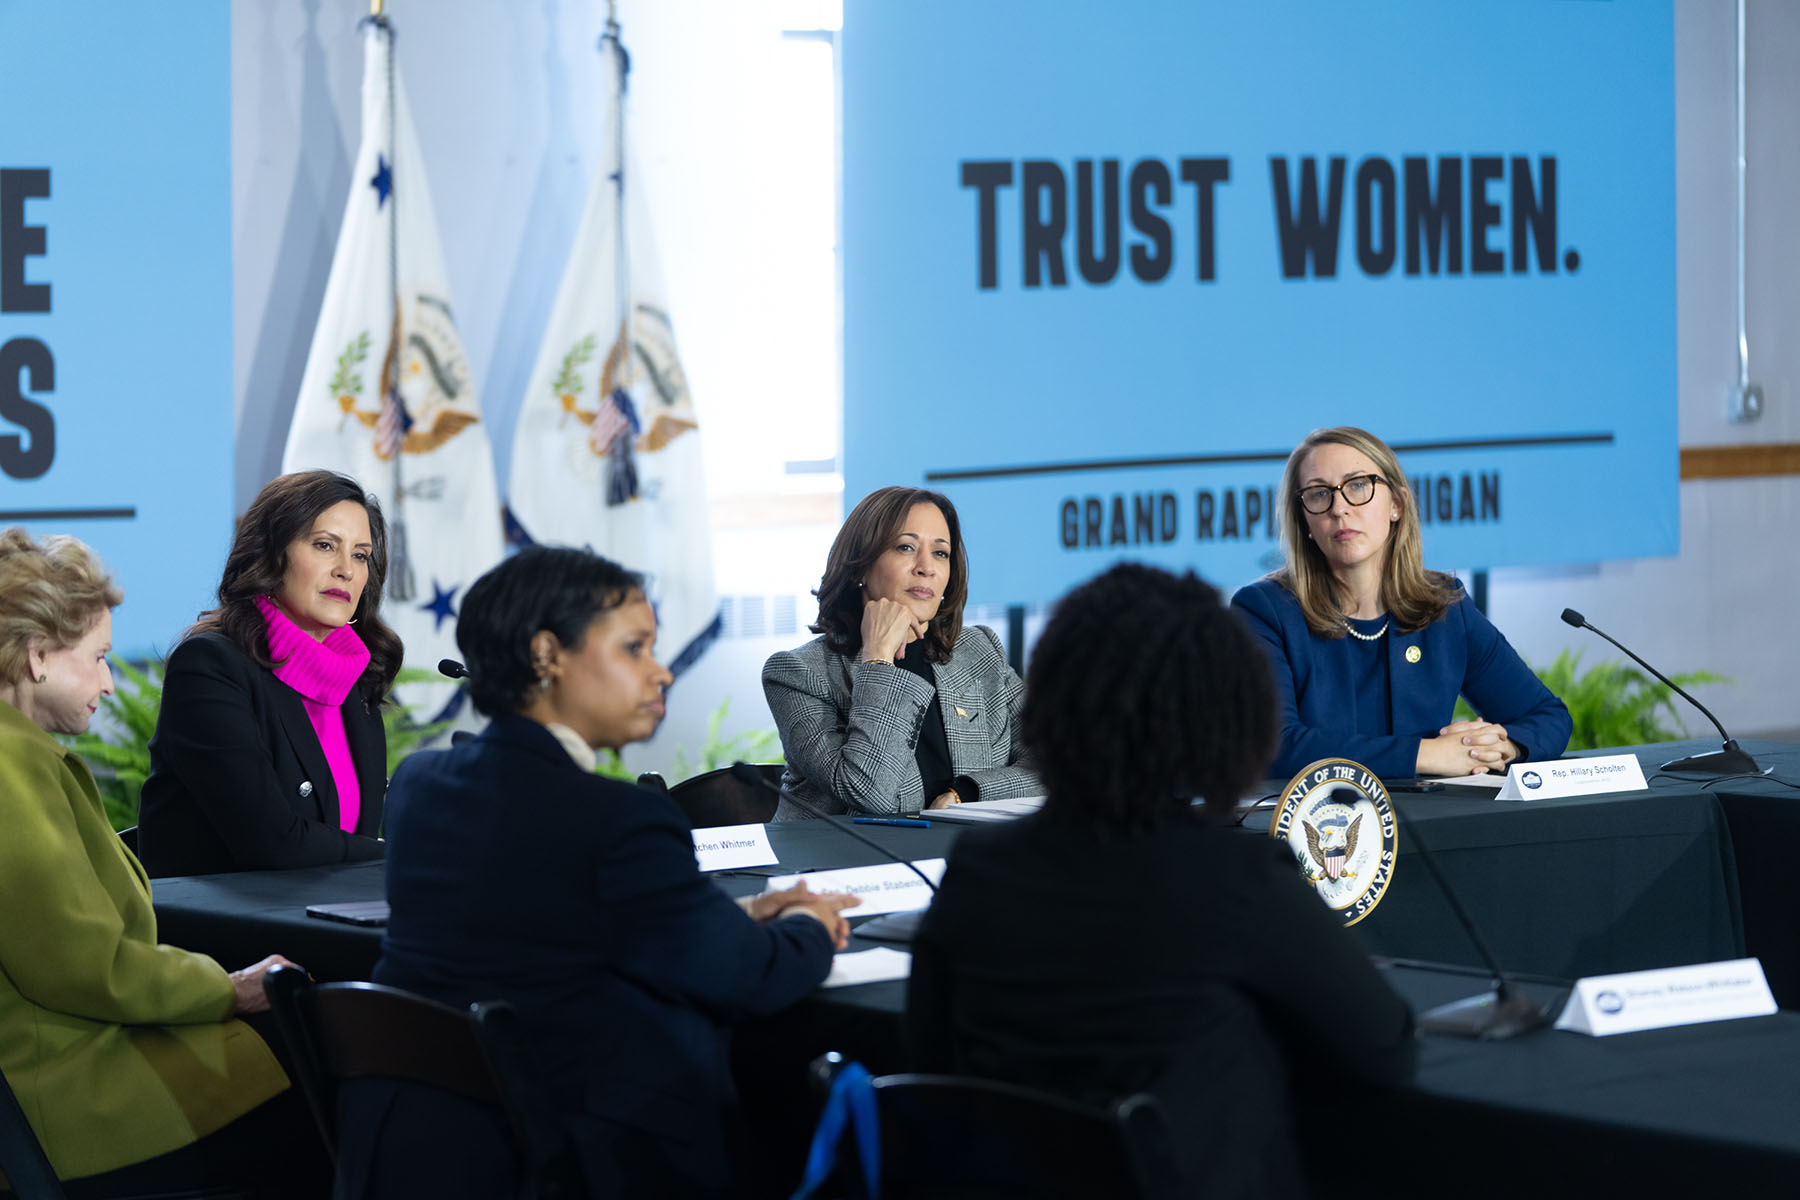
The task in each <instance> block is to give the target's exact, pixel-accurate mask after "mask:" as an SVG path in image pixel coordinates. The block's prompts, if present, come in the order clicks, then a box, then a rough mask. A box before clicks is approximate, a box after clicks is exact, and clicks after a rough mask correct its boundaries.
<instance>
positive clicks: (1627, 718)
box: [1456, 650, 1731, 750]
mask: <svg viewBox="0 0 1800 1200" xmlns="http://www.w3.org/2000/svg"><path fill="white" fill-rule="evenodd" d="M1535 673H1536V675H1537V677H1538V678H1539V679H1540V680H1542V681H1543V683H1544V686H1545V687H1547V688H1549V689H1550V690H1551V692H1553V693H1555V694H1556V695H1557V696H1558V697H1560V698H1561V699H1562V702H1563V704H1565V705H1566V706H1567V707H1568V709H1569V717H1570V718H1571V719H1572V720H1573V721H1574V723H1575V731H1574V733H1572V734H1571V735H1570V737H1569V749H1570V750H1595V749H1598V748H1600V747H1602V746H1642V745H1646V744H1648V743H1651V742H1669V741H1674V740H1675V739H1676V738H1681V737H1686V736H1687V726H1686V725H1684V724H1683V723H1682V720H1681V713H1680V710H1679V709H1678V708H1677V707H1676V705H1675V702H1674V699H1673V697H1674V695H1675V693H1674V691H1673V689H1671V688H1670V687H1669V686H1668V685H1667V684H1665V683H1661V682H1659V681H1657V680H1656V679H1653V678H1651V677H1650V676H1648V675H1646V674H1644V673H1643V672H1642V671H1640V670H1638V669H1637V668H1636V667H1634V666H1629V665H1627V664H1626V663H1625V662H1624V661H1623V660H1621V659H1616V658H1609V659H1606V660H1604V661H1602V662H1597V663H1595V664H1594V665H1593V666H1591V667H1589V668H1588V669H1587V670H1586V671H1583V670H1581V655H1580V654H1579V653H1573V654H1572V653H1570V652H1569V651H1567V650H1564V651H1562V652H1561V653H1559V654H1558V655H1557V656H1556V660H1555V661H1554V662H1552V663H1551V664H1550V665H1549V666H1548V667H1542V668H1538V669H1537V670H1536V672H1535ZM1670 678H1671V679H1673V680H1674V681H1675V683H1676V684H1677V685H1678V686H1680V687H1691V686H1693V685H1694V684H1699V683H1730V682H1731V681H1730V680H1729V679H1727V678H1726V677H1725V676H1723V675H1716V674H1714V673H1713V672H1711V671H1689V672H1688V673H1687V674H1685V675H1672V676H1670ZM1474 718H1475V710H1474V709H1472V708H1470V707H1469V704H1468V701H1466V700H1464V699H1462V698H1461V697H1460V696H1459V697H1458V698H1457V701H1456V720H1459V721H1468V720H1473V719H1474ZM1667 721H1673V722H1674V726H1673V727H1672V728H1671V726H1670V725H1669V724H1667V723H1666V722H1667Z"/></svg>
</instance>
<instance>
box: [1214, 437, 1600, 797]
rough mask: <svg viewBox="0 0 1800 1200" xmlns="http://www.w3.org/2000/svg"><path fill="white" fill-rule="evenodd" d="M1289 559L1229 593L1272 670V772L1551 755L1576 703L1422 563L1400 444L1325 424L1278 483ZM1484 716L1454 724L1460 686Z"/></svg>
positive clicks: (1450, 765) (1479, 766) (1436, 770)
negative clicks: (1342, 763)
mask: <svg viewBox="0 0 1800 1200" xmlns="http://www.w3.org/2000/svg"><path fill="white" fill-rule="evenodd" d="M1281 506H1282V521H1281V536H1282V543H1283V546H1284V548H1285V549H1286V551H1287V565H1286V566H1285V567H1283V568H1282V569H1281V570H1280V571H1277V572H1276V573H1275V574H1273V575H1271V576H1269V577H1268V578H1266V579H1261V580H1258V581H1257V582H1255V583H1253V584H1251V585H1250V586H1248V587H1246V588H1244V589H1242V590H1241V591H1239V592H1238V594H1237V595H1236V596H1234V597H1233V598H1232V601H1231V603H1232V607H1234V608H1235V609H1237V611H1238V613H1239V615H1240V616H1242V617H1243V618H1244V620H1245V622H1246V623H1247V624H1248V626H1249V628H1250V631H1251V632H1252V633H1253V634H1255V635H1256V637H1257V639H1258V640H1259V641H1260V642H1261V643H1262V645H1263V649H1264V650H1265V651H1266V652H1267V654H1268V656H1269V662H1270V665H1271V666H1272V667H1273V668H1274V671H1275V692H1276V696H1277V697H1278V699H1279V702H1280V705H1281V746H1280V749H1279V750H1278V751H1277V752H1276V755H1275V764H1274V770H1275V773H1276V774H1277V775H1282V776H1286V775H1292V774H1294V773H1295V772H1297V771H1299V770H1300V769H1301V768H1302V767H1304V766H1305V765H1306V764H1307V763H1310V762H1314V761H1316V760H1318V759H1321V758H1335V757H1339V756H1342V757H1345V758H1350V759H1354V760H1355V761H1357V762H1359V763H1361V764H1362V765H1364V766H1365V767H1368V768H1369V769H1370V770H1371V771H1374V772H1375V773H1376V774H1377V775H1380V776H1383V777H1384V778H1388V779H1394V778H1402V777H1409V776H1413V775H1480V774H1482V773H1484V772H1487V771H1505V770H1506V768H1507V766H1508V765H1509V764H1511V763H1512V762H1514V761H1516V760H1518V759H1520V758H1532V759H1546V758H1555V757H1557V756H1558V755H1560V754H1561V753H1562V752H1563V749H1564V747H1566V746H1567V745H1568V744H1569V732H1570V730H1571V729H1572V728H1573V725H1572V723H1571V721H1570V720H1569V710H1568V709H1567V708H1565V707H1564V706H1563V702H1562V701H1561V700H1559V699H1557V698H1556V697H1555V696H1554V695H1553V694H1551V692H1550V690H1549V689H1548V688H1546V687H1545V686H1544V685H1543V684H1542V683H1541V682H1539V680H1538V677H1537V676H1536V675H1534V674H1532V672H1531V668H1530V667H1527V666H1526V665H1525V663H1524V660H1522V659H1521V658H1520V657H1519V656H1518V654H1517V652H1515V651H1514V650H1513V648H1512V647H1511V646H1510V645H1508V644H1507V641H1506V639H1505V638H1504V637H1502V636H1501V634H1500V631H1499V630H1498V629H1495V628H1494V626H1493V624H1492V623H1491V622H1489V621H1488V619H1487V617H1486V616H1484V615H1483V614H1482V612H1481V610H1480V609H1478V608H1476V607H1475V604H1474V601H1472V600H1470V599H1469V597H1468V596H1467V595H1466V594H1465V593H1464V592H1463V590H1462V584H1461V583H1459V582H1458V581H1457V580H1456V579H1455V577H1454V576H1450V575H1443V574H1439V573H1438V572H1436V571H1427V570H1426V569H1425V563H1424V559H1423V556H1422V554H1421V551H1420V541H1421V539H1420V535H1419V514H1418V506H1417V505H1416V504H1415V503H1414V500H1413V495H1412V491H1411V489H1410V488H1408V487H1407V485H1406V476H1405V475H1404V474H1403V473H1402V472H1401V470H1400V464H1399V462H1398V461H1397V460H1396V459H1395V458H1394V452H1393V451H1392V450H1390V449H1389V448H1388V446H1387V444H1386V443H1385V442H1383V441H1382V440H1381V439H1380V438H1378V437H1376V436H1375V435H1374V434H1372V433H1369V432H1367V431H1365V430H1362V429H1356V428H1353V427H1351V426H1341V427H1339V428H1336V429H1317V430H1314V431H1313V432H1312V433H1310V434H1308V435H1307V437H1306V440H1305V441H1303V442H1301V443H1300V445H1299V446H1298V447H1296V448H1295V450H1294V452H1293V454H1291V455H1289V456H1288V461H1287V468H1286V470H1285V471H1284V472H1283V473H1282V477H1281ZM1459 693H1460V694H1462V695H1463V696H1466V697H1467V698H1468V700H1469V703H1470V704H1471V705H1473V706H1474V708H1475V711H1476V712H1477V713H1479V714H1480V718H1479V719H1477V720H1474V721H1452V720H1451V716H1452V715H1453V712H1454V709H1455V707H1456V697H1457V695H1458V694H1459Z"/></svg>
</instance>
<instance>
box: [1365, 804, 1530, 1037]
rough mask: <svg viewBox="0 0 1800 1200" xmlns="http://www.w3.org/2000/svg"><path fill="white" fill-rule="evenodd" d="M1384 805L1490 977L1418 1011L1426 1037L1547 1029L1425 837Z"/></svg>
mask: <svg viewBox="0 0 1800 1200" xmlns="http://www.w3.org/2000/svg"><path fill="white" fill-rule="evenodd" d="M1333 790H1334V791H1344V792H1348V793H1349V794H1350V802H1351V803H1354V801H1355V798H1356V797H1357V796H1358V795H1359V794H1360V793H1358V792H1357V791H1356V789H1354V788H1346V787H1339V788H1335V789H1333ZM1388 807H1389V808H1390V809H1392V810H1393V813H1394V823H1395V824H1396V825H1398V826H1399V827H1401V828H1403V829H1405V830H1406V835H1407V836H1408V837H1409V838H1411V839H1412V844H1413V845H1414V846H1415V847H1416V848H1417V849H1418V851H1419V861H1420V862H1422V863H1424V864H1425V870H1426V872H1427V873H1428V874H1429V875H1430V876H1431V877H1432V878H1433V879H1434V880H1436V881H1437V885H1438V888H1439V890H1440V891H1442V892H1443V893H1444V899H1445V900H1448V901H1449V902H1450V912H1451V913H1452V914H1453V915H1454V916H1455V917H1456V923H1457V924H1458V925H1461V926H1462V930H1463V932H1464V933H1466V934H1468V935H1469V941H1471V942H1473V943H1474V944H1475V952H1476V953H1477V954H1479V955H1480V956H1481V961H1482V963H1483V964H1484V965H1486V967H1487V969H1488V971H1489V972H1490V973H1491V974H1492V975H1493V977H1494V986H1493V989H1492V990H1491V991H1486V992H1482V993H1481V994H1480V995H1477V996H1469V997H1466V998H1464V999H1462V1000H1452V1001H1451V1002H1450V1003H1449V1004H1440V1005H1439V1006H1438V1007H1436V1008H1433V1009H1428V1010H1426V1011H1425V1012H1422V1013H1420V1014H1419V1020H1418V1025H1419V1028H1420V1029H1422V1030H1424V1031H1425V1032H1426V1033H1444V1034H1450V1035H1451V1036H1453V1037H1471V1038H1480V1039H1481V1040H1483V1041H1487V1042H1497V1041H1502V1040H1504V1039H1506V1038H1511V1037H1517V1036H1519V1035H1520V1034H1521V1033H1530V1032H1531V1031H1532V1030H1534V1029H1541V1028H1543V1027H1544V1026H1545V1025H1548V1024H1549V1023H1550V1018H1549V1016H1548V1015H1546V1014H1545V1012H1544V1010H1543V1009H1541V1008H1539V1007H1538V1006H1537V1004H1536V1003H1535V1002H1534V1001H1533V1000H1532V999H1531V998H1530V997H1529V996H1527V995H1526V994H1525V993H1524V992H1522V991H1520V990H1519V987H1518V985H1517V984H1515V983H1514V982H1513V981H1512V978H1511V977H1510V976H1508V975H1507V973H1506V971H1505V969H1504V968H1502V967H1501V966H1500V960H1499V959H1497V958H1495V957H1494V951H1493V950H1492V948H1490V947H1489V946H1488V944H1487V939H1486V938H1484V937H1482V936H1481V931H1480V930H1479V929H1477V928H1476V927H1475V919H1474V918H1473V917H1471V916H1470V915H1469V910H1468V909H1466V908H1464V907H1463V906H1462V901H1461V900H1460V899H1459V898H1458V897H1457V895H1456V890H1455V889H1454V888H1452V887H1451V886H1450V881H1449V880H1448V879H1446V878H1445V877H1444V873H1443V871H1441V870H1439V869H1438V862H1437V858H1436V857H1435V856H1434V855H1433V854H1432V853H1431V847H1430V846H1428V845H1426V844H1425V839H1424V838H1422V837H1420V836H1419V828H1418V826H1416V825H1414V824H1413V823H1412V822H1411V821H1408V820H1405V819H1403V818H1402V817H1401V815H1400V805H1399V804H1397V803H1395V802H1394V798H1393V797H1392V796H1391V795H1390V796H1389V797H1388Z"/></svg>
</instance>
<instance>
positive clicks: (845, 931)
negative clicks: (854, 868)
mask: <svg viewBox="0 0 1800 1200" xmlns="http://www.w3.org/2000/svg"><path fill="white" fill-rule="evenodd" d="M861 903H862V900H861V899H859V898H858V897H856V896H852V895H850V894H848V893H846V892H813V891H809V890H808V889H807V886H806V880H804V879H802V880H801V881H800V882H799V883H796V884H795V885H794V886H793V887H791V888H783V889H782V890H781V891H778V892H764V893H762V894H761V895H760V896H741V897H739V898H738V907H739V908H741V909H743V910H744V911H745V912H746V913H748V914H749V916H750V919H751V920H752V921H755V922H757V923H758V924H767V923H768V922H770V921H773V920H776V919H777V918H779V917H786V916H791V915H793V914H795V913H802V914H804V915H806V916H809V917H811V918H812V919H813V920H815V921H817V922H818V923H819V924H821V925H823V926H825V929H826V931H827V932H828V933H830V934H831V942H832V945H834V946H835V947H837V948H838V949H839V950H842V949H843V948H844V947H845V946H848V945H849V944H850V922H849V921H848V920H846V919H845V917H844V916H843V910H844V909H846V908H855V907H856V906H857V905H859V904H861Z"/></svg>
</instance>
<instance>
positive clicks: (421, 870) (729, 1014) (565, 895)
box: [340, 716, 832, 1197]
mask: <svg viewBox="0 0 1800 1200" xmlns="http://www.w3.org/2000/svg"><path fill="white" fill-rule="evenodd" d="M388 811H389V816H388V836H389V843H388V845H389V852H388V860H387V895H388V904H389V906H390V907H391V909H392V915H391V916H390V918H389V921H388V926H387V932H386V935H385V936H384V937H383V938H382V943H381V961H380V962H378V963H377V964H376V967H375V974H374V978H375V980H376V982H378V983H386V984H391V985H394V986H396V987H403V988H407V989H409V990H411V991H415V992H421V993H423V994H425V995H427V996H431V997H434V998H436V999H438V1000H441V1001H444V1002H445V1003H449V1004H454V1005H463V1004H467V1003H470V1002H472V1001H475V1000H505V1001H508V1002H509V1003H511V1004H512V1005H513V1007H514V1008H515V1009H516V1010H517V1011H518V1013H519V1017H520V1020H521V1025H522V1028H523V1031H524V1034H525V1037H526V1039H527V1043H528V1046H529V1047H530V1048H531V1049H532V1051H533V1057H534V1058H535V1060H536V1063H537V1065H538V1067H539V1069H540V1071H541V1072H542V1073H543V1075H544V1076H545V1077H546V1083H547V1088H548V1091H549V1092H550V1096H551V1099H552V1101H553V1102H554V1104H555V1105H556V1107H557V1108H558V1109H559V1110H560V1111H561V1113H562V1114H563V1117H564V1119H565V1120H566V1121H567V1123H568V1125H569V1128H570V1131H571V1134H572V1136H573V1138H574V1140H575V1143H576V1146H577V1149H578V1151H579V1153H580V1156H581V1158H582V1162H583V1166H584V1168H585V1170H586V1173H587V1177H588V1181H589V1185H590V1191H591V1193H592V1194H593V1195H594V1196H596V1197H599V1196H613V1195H620V1196H640V1195H641V1196H669V1195H676V1194H685V1193H684V1186H683V1183H679V1182H671V1181H670V1180H669V1179H668V1178H667V1173H668V1172H670V1171H672V1172H673V1173H674V1174H675V1175H676V1176H678V1177H680V1179H681V1180H683V1181H685V1183H686V1185H688V1186H698V1187H699V1189H700V1190H706V1189H707V1188H708V1187H714V1188H716V1187H718V1186H720V1185H721V1183H722V1182H723V1180H724V1178H725V1175H726V1172H727V1170H728V1168H727V1162H726V1158H725V1147H724V1110H725V1108H726V1106H727V1105H728V1104H729V1103H730V1101H731V1100H732V1096H733V1092H732V1085H731V1072H730V1066H729V1053H728V1049H729V1048H728V1042H727V1031H728V1023H729V1021H730V1020H731V1019H732V1018H733V1017H735V1016H738V1015H742V1014H761V1013H769V1012H773V1011H775V1010H777V1009H780V1008H783V1007H785V1006H787V1005H788V1004H791V1003H792V1002H793V1001H795V1000H797V999H799V998H800V997H801V996H804V995H805V994H807V993H808V992H810V991H811V990H812V989H813V988H814V987H816V986H817V985H818V983H819V981H820V980H822V979H824V978H825V975H826V973H827V972H828V971H829V970H830V969H831V956H832V945H831V937H830V935H829V934H828V933H827V932H826V929H825V927H824V926H823V925H821V924H819V923H818V922H817V921H814V920H812V919H811V918H810V917H803V916H793V917H787V918H784V919H782V920H778V921H773V922H770V923H769V924H766V925H759V924H757V923H756V922H754V921H752V920H750V918H749V917H747V916H745V915H744V913H743V912H742V910H740V909H739V908H738V906H737V905H736V904H734V903H733V902H732V901H731V900H730V898H729V897H727V896H726V894H725V892H724V891H723V890H722V889H720V888H719V887H718V885H717V884H715V883H713V881H712V880H710V879H708V878H706V877H705V876H703V875H701V874H700V872H699V870H698V868H697V867H696V865H695V862H694V841H693V834H692V832H691V831H690V830H689V829H688V825H687V822H686V821H685V820H683V819H682V816H681V813H680V811H679V810H678V809H676V807H675V805H674V803H673V802H672V801H670V799H669V798H668V797H667V796H666V795H657V794H653V793H651V792H647V791H645V790H644V789H642V788H638V787H634V786H632V785H630V784H627V783H622V782H620V781H619V780H616V779H606V778H602V777H601V776H599V775H596V774H594V773H593V772H591V771H584V770H582V769H581V768H580V767H578V766H576V764H575V763H574V761H573V760H572V759H571V758H570V757H569V754H568V752H567V751H566V750H564V749H563V747H562V745H561V743H559V742H558V741H557V740H556V738H555V737H554V736H552V735H551V733H550V732H549V731H548V730H546V729H545V728H544V727H543V726H541V725H539V724H537V723H536V722H533V721H530V720H527V719H525V718H523V717H516V716H508V717H499V718H496V719H495V720H494V721H493V722H492V723H491V724H490V725H489V726H488V728H487V730H486V731H485V732H484V733H482V735H481V736H480V737H477V738H473V739H470V740H469V741H466V742H464V743H463V744H461V745H458V746H453V747H451V748H450V749H448V750H441V751H425V752H423V753H419V754H415V755H413V756H412V757H410V758H408V759H407V760H406V762H405V763H404V764H403V765H402V766H401V767H400V769H399V770H398V771H396V772H395V773H394V783H393V788H392V790H391V792H390V794H389V810H388ZM359 1093H360V1094H359V1095H358V1096H357V1098H356V1103H355V1105H354V1106H353V1107H354V1108H355V1111H354V1112H347V1113H344V1114H342V1115H344V1117H345V1120H344V1121H343V1122H342V1126H343V1128H342V1135H343V1144H342V1147H341V1149H342V1154H341V1156H340V1163H341V1168H342V1169H341V1172H340V1178H342V1179H343V1180H344V1181H345V1183H346V1186H347V1187H349V1189H350V1192H349V1194H350V1195H351V1196H356V1195H362V1194H374V1193H377V1192H379V1187H377V1186H371V1190H370V1191H367V1192H364V1191H359V1185H358V1183H357V1180H358V1179H359V1178H369V1179H377V1178H380V1177H381V1175H382V1172H381V1170H380V1169H379V1165H378V1164H372V1163H371V1162H370V1158H371V1156H375V1155H377V1154H380V1155H390V1154H393V1153H396V1152H397V1150H398V1147H397V1146H396V1142H398V1141H401V1140H414V1141H415V1144H417V1145H418V1147H419V1149H420V1153H419V1154H418V1156H417V1157H416V1159H415V1161H414V1163H413V1164H410V1166H409V1170H435V1169H436V1168H435V1167H433V1166H432V1161H433V1160H434V1159H436V1160H442V1159H446V1158H449V1157H453V1156H451V1155H448V1154H447V1153H446V1151H445V1149H444V1147H445V1146H446V1145H450V1144H454V1145H456V1146H457V1151H458V1153H459V1154H466V1153H468V1147H469V1146H471V1145H473V1144H475V1143H476V1142H478V1141H479V1136H478V1134H477V1133H475V1132H473V1131H470V1132H467V1133H464V1132H457V1133H452V1134H446V1132H445V1131H446V1129H455V1128H456V1118H454V1117H453V1116H449V1115H448V1114H446V1113H444V1111H443V1108H442V1106H439V1105H437V1102H436V1101H435V1099H434V1098H432V1097H429V1096H418V1095H410V1096H409V1095H407V1094H406V1093H405V1090H404V1089H398V1088H394V1087H384V1086H377V1087H371V1088H368V1089H359ZM377 1130H380V1131H382V1139H383V1140H382V1141H381V1144H375V1143H374V1142H372V1140H371V1139H373V1138H374V1135H375V1132H376V1131H377ZM405 1130H418V1131H420V1133H419V1136H418V1137H417V1138H416V1139H408V1135H407V1134H405V1133H404V1132H402V1131H405ZM413 1177H414V1178H415V1179H417V1178H418V1176H417V1175H414V1176H413ZM414 1194H421V1195H422V1194H436V1193H427V1192H426V1191H424V1190H418V1189H415V1193H414ZM495 1194H498V1193H495Z"/></svg>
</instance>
